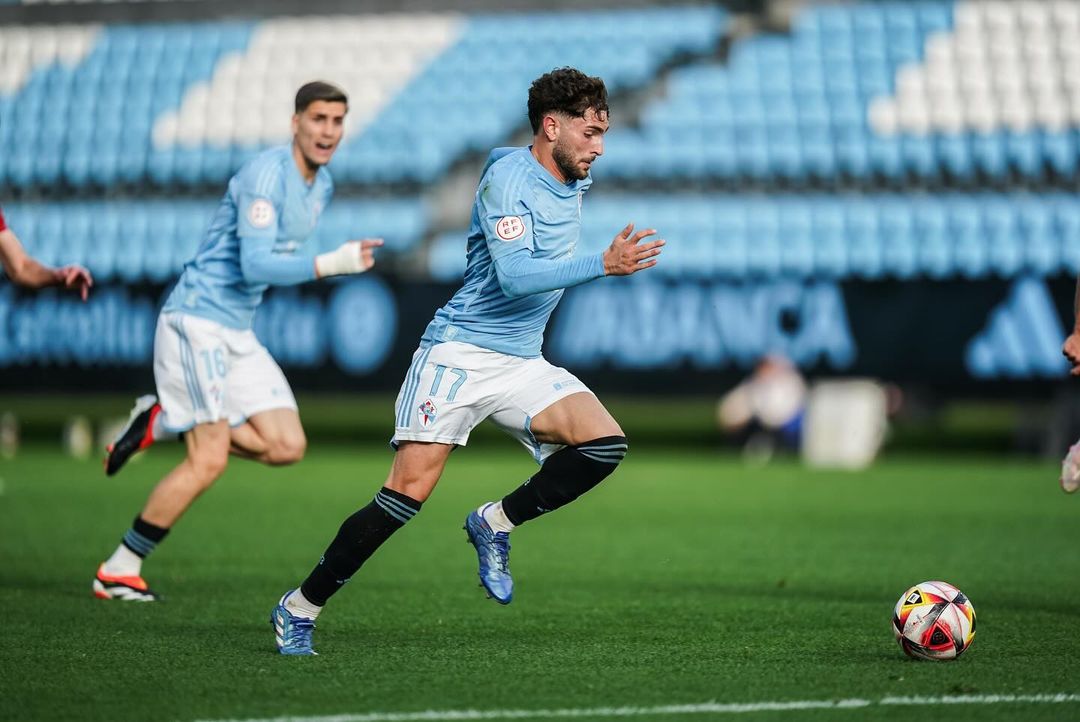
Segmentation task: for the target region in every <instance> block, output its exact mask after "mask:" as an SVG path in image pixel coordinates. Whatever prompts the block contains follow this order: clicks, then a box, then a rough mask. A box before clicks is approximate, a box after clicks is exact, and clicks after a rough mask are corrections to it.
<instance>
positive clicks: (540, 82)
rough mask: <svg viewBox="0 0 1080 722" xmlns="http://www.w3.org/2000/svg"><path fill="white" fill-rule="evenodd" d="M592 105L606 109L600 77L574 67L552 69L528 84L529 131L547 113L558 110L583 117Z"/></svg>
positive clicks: (572, 115) (536, 128)
mask: <svg viewBox="0 0 1080 722" xmlns="http://www.w3.org/2000/svg"><path fill="white" fill-rule="evenodd" d="M589 108H592V109H593V110H594V111H596V112H597V113H600V112H601V111H603V112H605V113H606V112H607V110H608V104H607V88H606V87H605V86H604V81H603V80H601V79H600V78H596V77H590V76H588V75H586V74H585V73H583V72H581V71H580V70H577V69H575V68H556V69H555V70H552V71H551V72H550V73H545V74H543V75H541V76H540V77H539V78H537V79H536V80H534V81H533V83H532V86H530V87H529V123H530V124H532V130H533V133H534V134H535V133H537V132H539V130H540V122H541V121H542V120H543V119H544V116H545V115H546V114H548V113H551V112H555V113H562V114H564V115H568V116H570V117H571V118H584V117H585V111H587V110H588V109H589Z"/></svg>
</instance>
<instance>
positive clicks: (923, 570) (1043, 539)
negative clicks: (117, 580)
mask: <svg viewBox="0 0 1080 722" xmlns="http://www.w3.org/2000/svg"><path fill="white" fill-rule="evenodd" d="M477 447H478V448H477ZM477 447H473V446H470V447H469V448H467V449H463V450H460V451H459V452H457V453H455V454H454V457H453V458H451V461H450V465H449V467H448V471H447V473H446V475H445V476H444V478H443V480H442V482H441V484H440V486H439V488H438V489H437V490H436V492H435V494H434V495H433V497H432V498H431V500H429V502H428V503H427V504H426V505H425V508H424V509H423V511H422V513H421V514H419V515H418V516H417V518H416V519H415V520H413V521H412V522H410V524H409V525H408V527H407V528H405V529H404V530H403V531H402V532H401V533H399V534H398V535H397V536H395V537H394V538H393V539H391V541H390V542H389V543H388V544H387V546H386V547H384V548H383V549H382V550H381V552H380V553H379V554H377V555H376V556H375V557H374V558H373V559H372V560H371V561H370V562H369V563H368V565H367V566H366V567H365V568H364V569H363V570H361V572H360V573H359V574H358V575H357V577H356V578H354V579H353V581H352V582H351V583H350V584H349V585H348V586H347V587H346V588H345V589H344V590H343V591H342V592H341V593H340V594H339V595H338V596H337V597H336V598H334V599H333V600H332V602H331V605H330V606H329V607H328V610H327V612H326V613H325V614H324V615H323V617H322V619H320V622H319V628H318V630H317V631H316V634H315V646H316V649H318V650H319V651H320V653H321V656H319V657H316V658H283V657H279V656H278V655H277V654H276V653H275V652H274V650H273V638H272V632H271V628H270V625H269V624H268V621H267V618H268V615H269V612H270V609H271V607H272V606H273V604H274V603H275V601H276V600H277V598H278V596H280V595H281V593H282V592H283V591H285V590H286V589H287V588H288V587H289V586H290V585H295V584H297V583H298V582H299V581H300V580H301V579H302V578H303V577H304V576H305V575H306V573H307V571H308V570H309V568H310V565H311V564H312V563H313V562H314V561H315V560H317V559H318V555H319V553H320V552H321V550H322V549H323V548H324V546H325V544H326V543H327V542H328V541H329V539H330V537H331V536H332V535H333V534H334V532H335V531H336V529H337V526H338V524H339V523H340V521H341V520H342V519H343V518H344V517H345V516H346V515H347V514H349V513H350V512H352V511H353V510H354V509H355V508H357V507H358V506H360V505H363V504H366V503H367V502H368V501H369V500H370V498H371V496H372V495H373V494H374V492H375V491H376V489H377V488H378V486H379V485H380V483H381V482H382V480H383V478H384V476H385V473H386V470H387V468H388V464H389V462H390V458H391V457H390V454H389V452H387V451H385V450H384V448H382V447H362V448H358V449H344V448H342V447H333V446H330V447H326V446H324V447H318V446H316V447H314V448H312V449H311V450H310V452H309V455H308V458H307V459H306V460H305V461H304V462H303V463H302V464H300V465H299V466H296V467H292V468H284V469H266V468H264V467H261V466H258V465H254V464H250V463H245V462H239V461H236V462H233V463H232V464H231V466H230V468H229V470H228V471H227V472H226V476H225V477H224V478H223V479H221V480H220V481H219V482H218V484H217V486H215V488H214V489H212V490H211V491H210V492H209V493H208V494H207V495H206V496H205V497H204V498H202V499H201V500H199V502H198V503H197V504H196V506H195V507H194V509H193V510H192V511H191V512H190V514H189V516H188V517H186V518H185V519H183V520H182V521H181V522H180V524H179V525H178V526H177V528H176V531H175V532H174V533H173V535H172V536H171V537H170V538H169V539H167V540H166V541H165V542H164V543H163V544H162V545H161V547H159V549H158V550H157V552H156V553H155V555H154V556H153V557H152V558H151V559H150V561H149V562H148V563H147V565H146V568H145V571H146V576H147V578H148V579H149V580H150V582H151V584H152V585H153V586H154V587H155V588H157V589H159V590H160V591H162V592H163V593H164V594H165V595H166V596H167V601H166V602H164V603H161V604H143V605H138V604H125V603H119V602H107V601H100V600H96V599H94V598H92V596H91V593H90V581H91V578H92V576H93V572H94V570H95V568H96V566H97V564H98V563H99V562H100V561H101V559H103V558H104V557H105V556H107V555H108V553H109V552H111V550H112V549H113V548H114V547H115V545H116V543H117V542H118V541H119V539H120V536H121V535H122V534H123V532H124V531H125V529H126V528H127V525H128V524H129V523H130V521H131V519H132V517H133V516H134V514H135V513H136V512H137V510H138V509H139V507H140V505H141V503H142V501H143V498H144V497H145V494H146V493H147V491H148V489H149V488H150V486H151V484H152V483H153V482H154V481H156V479H157V478H158V477H159V476H160V475H161V474H162V473H164V472H165V471H166V470H167V469H168V468H169V467H170V466H171V464H173V463H174V462H175V461H177V460H178V459H179V449H178V445H177V447H174V448H158V449H154V450H152V451H151V452H150V453H148V454H145V455H144V457H145V458H143V459H142V460H141V461H140V462H139V463H137V464H133V465H132V466H131V467H129V468H127V469H125V470H124V471H123V472H121V474H120V475H118V476H117V477H114V478H113V479H106V478H105V477H104V476H103V475H102V474H101V472H100V467H98V466H97V464H96V462H77V461H72V460H69V459H66V458H64V457H61V456H59V455H57V454H55V453H54V452H52V450H51V448H50V449H45V448H44V447H35V448H30V449H24V450H23V453H22V454H21V455H20V456H19V457H18V458H16V459H15V460H14V461H8V462H4V463H3V465H0V477H3V491H2V495H0V589H2V597H3V609H4V619H5V622H6V624H5V629H4V633H3V636H4V643H3V644H2V645H0V666H2V669H3V675H2V678H0V719H4V720H17V719H40V720H56V719H80V720H95V719H100V720H118V719H158V720H170V719H171V720H193V719H225V718H249V717H275V716H281V715H289V714H294V715H315V714H344V713H354V714H355V713H364V712H373V711H382V712H396V711H415V710H425V709H439V710H445V709H465V708H474V709H508V708H509V709H513V708H524V709H536V708H548V709H550V708H570V707H575V708H580V707H598V706H621V705H639V706H652V705H664V704H678V703H699V702H705V701H710V700H715V701H719V702H759V701H783V700H806V699H812V700H822V699H842V698H851V697H862V698H867V699H879V698H881V697H884V696H888V695H947V694H1035V693H1043V692H1047V693H1052V692H1077V691H1080V678H1078V677H1077V668H1078V663H1080V634H1078V633H1077V621H1078V609H1080V607H1078V603H1077V599H1078V598H1080V544H1078V541H1080V539H1078V536H1080V531H1078V529H1080V527H1078V524H1077V515H1078V514H1080V499H1074V498H1066V497H1065V496H1064V495H1062V494H1061V492H1060V491H1059V490H1058V488H1057V486H1056V482H1055V478H1054V477H1055V469H1054V468H1053V467H1052V466H1049V465H1046V464H1036V463H1028V462H1007V461H1002V460H1001V459H1000V458H998V459H992V460H991V459H980V458H969V459H952V460H940V459H925V458H892V459H886V460H884V461H883V462H882V463H881V464H880V465H879V466H878V467H877V468H875V469H873V470H871V471H867V472H863V473H841V472H810V471H806V470H804V469H802V468H800V467H799V466H797V465H795V464H793V463H790V462H788V463H779V464H775V465H772V466H770V467H768V468H765V469H748V468H745V467H743V466H742V465H741V464H739V463H738V462H736V461H734V460H732V459H730V458H727V457H722V456H718V455H715V454H712V453H697V454H691V453H687V452H685V451H679V452H677V453H676V452H667V451H664V450H661V449H646V450H641V451H639V452H637V453H635V451H634V446H633V440H631V452H630V455H629V456H628V457H627V461H626V462H625V463H624V464H623V466H622V467H621V468H620V469H619V470H618V471H617V472H616V474H615V476H613V477H612V478H611V479H609V480H608V481H607V482H606V483H605V484H604V485H602V486H601V487H600V488H599V489H597V490H595V491H594V492H592V493H590V494H589V495H588V496H586V497H584V498H583V499H582V500H580V501H579V502H577V503H575V504H574V505H572V506H570V507H567V508H566V509H563V510H560V511H559V512H558V513H556V514H553V515H551V516H549V517H546V518H543V519H540V520H538V521H536V522H534V523H531V524H529V525H527V526H525V527H523V528H521V529H520V530H518V531H516V532H515V533H514V536H513V542H514V548H513V553H512V569H513V571H514V573H515V579H516V582H517V587H516V589H515V601H514V603H513V604H512V605H510V606H509V607H500V606H498V605H496V604H495V603H494V602H492V601H489V600H485V599H484V598H483V596H482V593H481V592H480V591H479V589H478V587H477V586H476V575H475V574H476V569H475V557H474V555H473V552H472V549H471V547H468V546H467V545H466V544H465V542H464V532H462V531H461V523H462V520H463V518H464V516H465V514H466V512H467V511H468V510H469V509H470V508H472V507H474V506H475V505H477V504H478V503H479V502H482V501H484V500H487V499H492V498H497V497H499V496H500V495H501V494H502V493H504V492H505V491H507V490H509V489H510V488H512V487H513V486H514V485H516V483H518V482H519V481H520V480H522V479H524V478H525V477H526V476H528V475H529V474H530V473H531V472H532V470H533V469H534V467H533V466H532V464H531V462H530V460H529V458H528V456H527V455H526V454H525V453H524V452H522V451H520V450H517V449H515V448H514V445H513V444H512V442H509V441H499V442H495V443H490V442H483V443H481V444H478V445H477ZM927 579H945V580H947V581H950V582H952V583H954V584H956V585H958V586H959V587H960V588H961V589H962V590H964V591H965V592H966V593H967V594H968V595H969V596H970V597H971V599H972V600H973V603H974V606H975V609H976V612H977V614H978V627H977V635H976V640H975V642H974V644H973V646H972V648H971V649H970V650H969V651H968V652H967V653H966V654H965V655H964V657H962V658H961V659H960V660H959V661H957V662H952V663H928V662H916V661H911V660H908V659H906V658H905V657H904V656H903V654H902V652H901V651H900V648H899V647H898V646H897V645H896V643H895V642H894V641H893V639H892V633H891V631H890V628H889V622H890V615H891V613H892V608H893V604H894V603H895V601H896V599H897V598H898V597H899V595H900V594H901V593H902V592H903V591H904V590H905V589H906V588H907V587H908V586H909V585H911V584H914V583H915V582H919V581H923V580H927ZM939 709H941V708H939ZM931 713H932V712H931V710H922V709H915V708H886V707H872V708H864V709H860V710H814V711H802V712H797V713H793V712H786V713H781V712H768V713H754V714H748V715H739V718H752V719H793V718H796V717H797V718H798V719H815V720H816V719H823V720H824V719H870V718H873V719H897V720H900V719H910V718H912V717H914V716H915V715H920V716H921V715H924V714H931ZM948 715H949V717H950V719H975V718H976V717H977V718H978V719H980V720H994V719H1076V718H1077V716H1078V715H1080V705H1077V704H1075V703H1071V704H1065V705H1043V706H1027V705H995V706H985V707H984V706H974V705H973V706H964V707H950V708H948ZM727 716H728V715H725V716H724V717H727ZM700 718H709V716H708V715H700V716H687V717H678V718H672V719H700ZM656 719H661V718H656Z"/></svg>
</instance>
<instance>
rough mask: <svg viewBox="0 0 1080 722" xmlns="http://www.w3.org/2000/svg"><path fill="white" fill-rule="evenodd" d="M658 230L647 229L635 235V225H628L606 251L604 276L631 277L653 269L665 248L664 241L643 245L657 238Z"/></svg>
mask: <svg viewBox="0 0 1080 722" xmlns="http://www.w3.org/2000/svg"><path fill="white" fill-rule="evenodd" d="M655 235H656V229H654V228H646V229H645V230H643V231H638V232H637V233H634V224H633V223H630V224H627V226H626V228H624V229H622V230H621V231H619V235H617V236H615V238H614V240H612V241H611V245H610V246H608V248H607V250H606V251H604V274H605V275H608V276H629V275H630V274H633V273H637V272H638V271H643V270H645V269H646V268H652V267H653V266H655V265H656V257H657V256H659V255H660V249H661V248H663V246H664V240H663V239H657V240H655V241H649V242H648V243H642V242H641V241H643V240H644V239H646V238H648V237H649V236H655Z"/></svg>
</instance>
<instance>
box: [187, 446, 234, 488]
mask: <svg viewBox="0 0 1080 722" xmlns="http://www.w3.org/2000/svg"><path fill="white" fill-rule="evenodd" d="M190 462H191V468H192V469H193V470H194V472H195V481H196V483H197V484H199V485H200V486H201V487H203V488H206V487H209V486H210V485H211V484H213V483H214V481H215V480H217V478H218V477H219V476H221V475H222V474H223V473H224V472H225V467H226V465H228V463H229V451H228V449H227V448H226V449H223V450H220V451H219V450H216V449H215V450H211V449H207V450H205V451H201V452H199V453H196V454H195V455H193V456H192V457H191V459H190Z"/></svg>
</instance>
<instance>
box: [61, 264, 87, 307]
mask: <svg viewBox="0 0 1080 722" xmlns="http://www.w3.org/2000/svg"><path fill="white" fill-rule="evenodd" d="M56 280H57V283H59V284H60V285H62V286H63V287H64V288H66V289H67V290H69V291H74V292H75V293H77V294H79V298H81V299H82V300H84V301H85V300H86V299H87V298H89V296H90V287H91V286H93V285H94V278H93V276H91V275H90V271H88V270H86V269H85V268H83V267H82V266H75V265H72V266H64V267H63V268H57V269H56Z"/></svg>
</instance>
